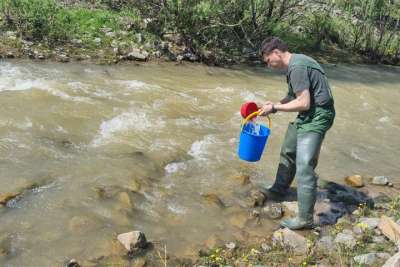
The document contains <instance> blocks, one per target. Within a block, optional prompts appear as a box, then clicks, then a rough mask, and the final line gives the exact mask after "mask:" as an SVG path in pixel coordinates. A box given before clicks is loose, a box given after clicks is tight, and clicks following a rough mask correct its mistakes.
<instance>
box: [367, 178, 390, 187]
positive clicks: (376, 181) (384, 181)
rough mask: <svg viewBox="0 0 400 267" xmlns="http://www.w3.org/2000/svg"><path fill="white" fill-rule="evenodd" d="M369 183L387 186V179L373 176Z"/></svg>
mask: <svg viewBox="0 0 400 267" xmlns="http://www.w3.org/2000/svg"><path fill="white" fill-rule="evenodd" d="M371 183H372V184H374V185H388V184H389V178H388V177H386V176H375V177H373V178H372V180H371Z"/></svg>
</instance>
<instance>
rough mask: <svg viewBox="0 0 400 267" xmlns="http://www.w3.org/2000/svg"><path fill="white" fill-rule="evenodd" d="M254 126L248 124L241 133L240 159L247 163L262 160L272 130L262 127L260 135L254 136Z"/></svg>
mask: <svg viewBox="0 0 400 267" xmlns="http://www.w3.org/2000/svg"><path fill="white" fill-rule="evenodd" d="M253 129H254V125H253V124H252V123H246V124H245V125H244V127H243V128H242V132H241V133H240V141H239V148H238V154H239V158H240V159H242V160H245V161H250V162H255V161H259V160H260V159H261V155H262V153H263V151H264V147H265V144H266V143H267V139H268V136H269V134H270V129H269V128H268V127H266V126H264V125H260V132H259V134H258V135H256V134H253V133H252V132H253Z"/></svg>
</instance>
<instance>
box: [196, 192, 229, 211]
mask: <svg viewBox="0 0 400 267" xmlns="http://www.w3.org/2000/svg"><path fill="white" fill-rule="evenodd" d="M202 197H203V200H204V201H205V202H206V203H207V204H211V205H215V206H217V207H219V208H225V204H224V202H222V200H221V199H220V198H219V196H218V195H217V194H214V193H208V194H203V195H202Z"/></svg>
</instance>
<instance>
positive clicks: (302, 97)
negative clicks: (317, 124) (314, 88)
mask: <svg viewBox="0 0 400 267" xmlns="http://www.w3.org/2000/svg"><path fill="white" fill-rule="evenodd" d="M283 100H285V99H283ZM273 107H274V108H275V109H276V110H277V111H285V112H296V111H297V112H299V111H307V110H309V109H310V90H308V89H304V90H301V91H300V92H298V93H296V98H295V99H293V100H292V101H289V102H286V103H282V102H280V103H277V104H274V105H273Z"/></svg>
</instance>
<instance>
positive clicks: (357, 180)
mask: <svg viewBox="0 0 400 267" xmlns="http://www.w3.org/2000/svg"><path fill="white" fill-rule="evenodd" d="M344 180H345V182H346V184H348V185H350V186H352V187H363V186H364V181H363V178H362V176H361V175H351V176H347V177H346V178H344Z"/></svg>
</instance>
